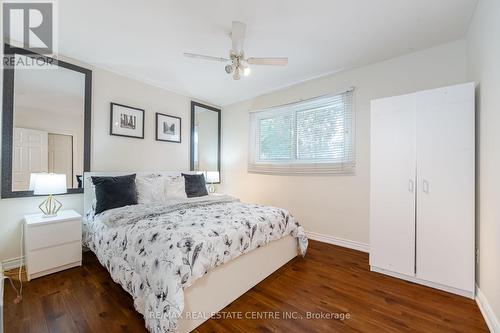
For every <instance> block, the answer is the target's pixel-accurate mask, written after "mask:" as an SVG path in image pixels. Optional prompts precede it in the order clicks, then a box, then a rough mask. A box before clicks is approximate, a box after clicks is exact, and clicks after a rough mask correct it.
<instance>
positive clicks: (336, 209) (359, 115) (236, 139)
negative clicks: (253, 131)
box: [222, 41, 466, 243]
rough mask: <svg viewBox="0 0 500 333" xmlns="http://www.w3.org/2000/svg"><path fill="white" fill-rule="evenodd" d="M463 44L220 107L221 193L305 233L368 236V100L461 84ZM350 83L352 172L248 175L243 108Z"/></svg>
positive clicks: (245, 110) (360, 239)
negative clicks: (279, 214)
mask: <svg viewBox="0 0 500 333" xmlns="http://www.w3.org/2000/svg"><path fill="white" fill-rule="evenodd" d="M465 63H466V59H465V42H464V41H457V42H453V43H449V44H446V45H442V46H439V47H436V48H432V49H429V50H424V51H420V52H416V53H413V54H410V55H406V56H402V57H398V58H394V59H392V60H388V61H384V62H379V63H376V64H373V65H369V66H365V67H361V68H358V69H353V70H349V71H345V72H340V73H337V74H333V75H330V76H327V77H323V78H318V79H314V80H311V81H308V82H305V83H301V84H297V85H294V86H292V87H289V88H286V89H283V90H281V91H277V92H274V93H271V94H267V95H263V96H260V97H257V98H254V99H252V100H248V101H244V102H239V103H236V104H232V105H229V106H226V107H224V108H223V113H222V128H223V129H224V131H223V140H222V144H223V149H222V156H223V167H222V171H223V182H222V190H223V191H226V192H228V193H231V194H235V195H237V196H239V197H241V198H242V199H243V200H245V201H251V202H258V203H262V204H270V205H275V206H279V207H284V208H287V209H289V210H290V211H291V212H292V214H294V215H295V216H296V217H297V218H298V220H299V221H300V222H301V223H302V224H303V225H304V227H305V229H306V230H308V231H313V232H316V233H320V234H325V235H328V236H334V237H338V238H343V239H347V240H351V241H356V242H361V243H368V241H369V235H368V230H369V223H368V213H369V212H368V209H369V170H370V165H369V160H370V147H369V144H370V142H369V137H370V114H369V112H370V100H372V99H375V98H379V97H386V96H393V95H398V94H404V93H409V92H413V91H418V90H422V89H430V88H435V87H440V86H446V85H450V84H455V83H461V82H464V81H465ZM350 86H354V87H355V88H356V90H355V93H354V99H355V115H356V155H357V167H356V170H357V171H356V175H355V176H275V175H259V174H248V173H247V151H248V111H249V110H252V109H259V108H265V107H269V106H273V105H279V104H284V103H289V102H293V101H297V100H299V99H306V98H311V97H314V96H318V95H323V94H326V93H333V92H337V91H341V90H343V89H346V88H348V87H350Z"/></svg>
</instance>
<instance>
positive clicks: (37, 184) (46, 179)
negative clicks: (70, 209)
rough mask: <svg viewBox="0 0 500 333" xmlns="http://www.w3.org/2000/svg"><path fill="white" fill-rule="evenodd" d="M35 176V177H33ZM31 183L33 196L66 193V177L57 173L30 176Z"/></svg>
mask: <svg viewBox="0 0 500 333" xmlns="http://www.w3.org/2000/svg"><path fill="white" fill-rule="evenodd" d="M33 175H35V176H33ZM31 182H33V194H35V195H48V194H62V193H66V192H67V191H68V190H67V187H66V175H64V174H58V173H38V174H33V173H32V174H31V177H30V189H31Z"/></svg>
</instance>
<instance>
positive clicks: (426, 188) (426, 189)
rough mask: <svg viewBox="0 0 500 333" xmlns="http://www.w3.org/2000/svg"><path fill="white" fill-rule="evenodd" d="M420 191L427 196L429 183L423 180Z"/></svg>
mask: <svg viewBox="0 0 500 333" xmlns="http://www.w3.org/2000/svg"><path fill="white" fill-rule="evenodd" d="M422 191H424V193H427V194H429V182H428V181H427V180H425V179H424V180H423V181H422Z"/></svg>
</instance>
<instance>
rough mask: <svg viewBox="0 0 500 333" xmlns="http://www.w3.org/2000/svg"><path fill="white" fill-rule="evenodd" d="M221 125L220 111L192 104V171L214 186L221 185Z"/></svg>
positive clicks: (196, 103)
mask: <svg viewBox="0 0 500 333" xmlns="http://www.w3.org/2000/svg"><path fill="white" fill-rule="evenodd" d="M220 123H221V110H220V109H217V108H214V107H212V106H209V105H205V104H201V103H198V102H191V171H202V172H204V173H205V177H206V178H207V182H208V183H213V184H218V183H220V178H219V172H220V133H221V131H220V125H221V124H220Z"/></svg>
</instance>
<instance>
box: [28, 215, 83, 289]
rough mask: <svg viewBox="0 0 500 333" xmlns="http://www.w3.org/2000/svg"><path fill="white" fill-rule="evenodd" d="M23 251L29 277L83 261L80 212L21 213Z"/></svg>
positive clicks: (29, 278) (38, 275)
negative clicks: (22, 219)
mask: <svg viewBox="0 0 500 333" xmlns="http://www.w3.org/2000/svg"><path fill="white" fill-rule="evenodd" d="M24 252H25V258H26V275H27V277H28V281H29V280H31V279H34V278H37V277H40V276H43V275H47V274H52V273H55V272H59V271H62V270H65V269H68V268H71V267H75V266H80V265H81V264H82V216H81V215H80V214H78V213H77V212H75V211H73V210H63V211H60V212H59V213H58V214H57V216H53V217H43V214H31V215H26V216H25V217H24Z"/></svg>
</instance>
